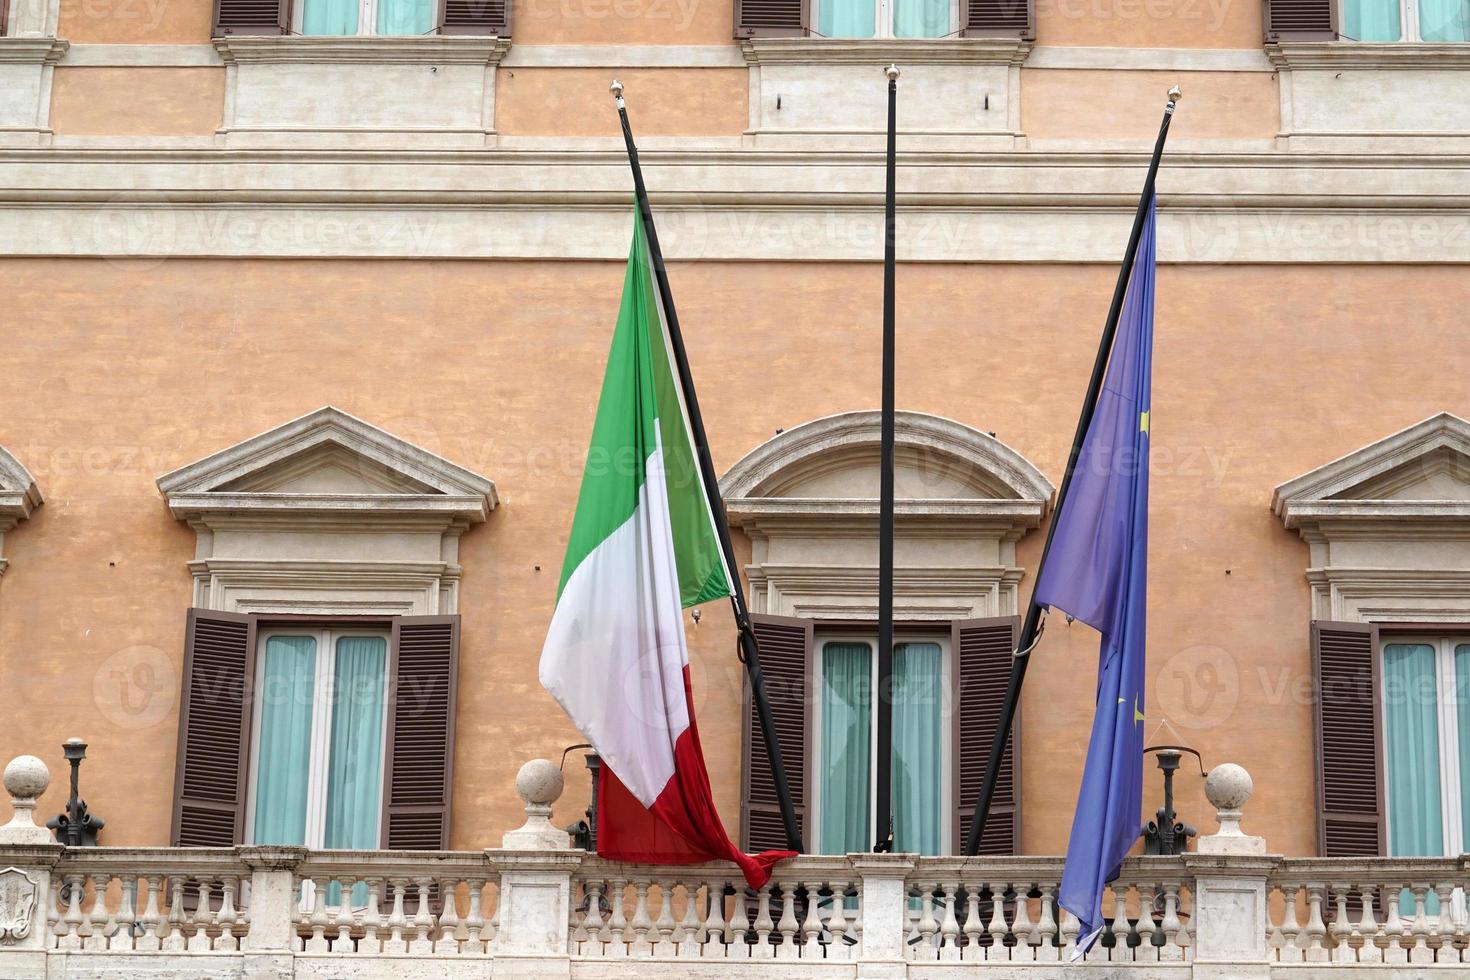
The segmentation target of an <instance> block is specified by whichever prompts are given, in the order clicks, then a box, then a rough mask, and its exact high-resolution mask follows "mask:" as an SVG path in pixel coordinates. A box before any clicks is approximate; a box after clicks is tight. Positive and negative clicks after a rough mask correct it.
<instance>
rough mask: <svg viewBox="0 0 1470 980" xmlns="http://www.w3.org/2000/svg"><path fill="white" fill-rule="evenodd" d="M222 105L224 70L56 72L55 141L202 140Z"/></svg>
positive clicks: (53, 102)
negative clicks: (94, 138)
mask: <svg viewBox="0 0 1470 980" xmlns="http://www.w3.org/2000/svg"><path fill="white" fill-rule="evenodd" d="M224 106H225V70H224V69H223V68H58V69H56V73H55V75H54V76H53V82H52V87H51V128H52V130H54V131H55V132H56V134H57V135H58V136H207V135H209V134H211V133H213V132H214V131H215V130H216V129H218V128H219V126H220V120H221V117H222V115H223V113H224Z"/></svg>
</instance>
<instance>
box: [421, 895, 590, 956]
mask: <svg viewBox="0 0 1470 980" xmlns="http://www.w3.org/2000/svg"><path fill="white" fill-rule="evenodd" d="M439 894H440V896H441V900H442V903H443V909H442V911H440V913H439V936H438V938H437V939H436V940H435V942H434V952H436V953H440V954H444V953H448V954H450V955H453V954H455V953H458V952H459V880H458V879H455V878H446V879H445V880H444V881H441V882H439ZM567 904H568V905H571V902H568V903H567ZM572 914H573V915H575V914H576V909H575V908H573V909H572Z"/></svg>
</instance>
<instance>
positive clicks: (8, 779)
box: [5, 755, 51, 800]
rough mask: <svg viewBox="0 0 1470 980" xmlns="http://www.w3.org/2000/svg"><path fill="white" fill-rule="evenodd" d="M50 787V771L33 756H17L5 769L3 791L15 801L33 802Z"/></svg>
mask: <svg viewBox="0 0 1470 980" xmlns="http://www.w3.org/2000/svg"><path fill="white" fill-rule="evenodd" d="M50 785H51V770H50V769H47V768H46V763H44V762H42V761H41V760H40V759H38V758H36V757H35V756H33V755H18V756H16V757H15V758H14V759H11V760H10V764H9V765H8V766H6V767H5V791H6V792H8V793H9V794H10V795H11V797H12V798H14V799H17V800H34V799H36V798H38V797H39V796H40V795H41V794H42V793H44V792H46V787H47V786H50Z"/></svg>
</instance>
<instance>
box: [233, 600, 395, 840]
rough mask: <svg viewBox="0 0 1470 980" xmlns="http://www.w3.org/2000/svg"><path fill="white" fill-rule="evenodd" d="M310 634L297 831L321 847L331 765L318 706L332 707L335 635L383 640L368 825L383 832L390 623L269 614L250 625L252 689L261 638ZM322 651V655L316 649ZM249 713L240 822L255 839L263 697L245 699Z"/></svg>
mask: <svg viewBox="0 0 1470 980" xmlns="http://www.w3.org/2000/svg"><path fill="white" fill-rule="evenodd" d="M309 635H314V636H315V638H316V642H317V659H316V667H315V671H314V675H313V678H312V714H311V760H310V763H309V764H308V767H307V775H306V781H307V782H306V827H305V832H304V833H303V835H302V837H303V845H304V846H305V847H309V848H313V849H316V850H321V849H323V848H324V847H325V839H326V817H327V775H328V771H329V767H330V765H331V759H330V758H329V755H330V751H331V739H332V714H333V711H332V710H328V711H323V710H321V709H322V707H323V706H324V705H325V706H327V707H328V708H331V707H332V700H333V699H332V698H331V697H330V696H329V693H330V692H332V690H333V688H332V685H333V684H334V682H335V680H336V674H337V656H336V655H337V648H336V641H337V640H338V639H341V638H344V637H349V636H376V637H379V638H381V639H382V640H383V642H384V644H385V650H384V654H385V655H384V658H383V708H382V718H381V723H380V726H379V736H378V737H379V758H380V759H381V765H382V772H381V773H379V779H378V800H377V803H376V804H375V806H374V807H373V812H374V813H375V814H376V815H377V825H376V827H375V828H374V833H373V837H374V839H375V840H377V841H381V840H382V836H383V821H384V819H385V818H384V810H383V793H384V789H385V788H386V786H387V782H388V765H389V761H390V760H389V758H388V726H389V724H390V723H391V720H392V715H391V705H390V703H389V702H390V698H389V691H390V685H391V684H392V680H393V677H392V675H393V629H392V624H391V623H380V622H378V621H376V620H374V621H372V622H363V621H361V620H357V619H355V618H353V619H342V620H337V621H335V622H334V621H330V620H320V619H313V620H309V621H305V622H292V621H290V620H289V619H287V620H275V619H273V620H271V621H269V622H262V623H260V624H259V626H258V628H257V629H256V634H255V672H254V676H253V677H252V678H251V682H252V683H253V684H254V685H255V690H257V691H260V690H262V689H263V686H264V679H265V666H266V657H265V648H266V643H267V642H269V640H270V639H271V638H272V637H277V636H309ZM324 650H325V651H326V655H325V656H323V655H322V651H324ZM251 700H252V704H251V708H250V711H251V717H250V743H249V760H250V761H249V763H248V765H247V767H246V785H245V828H244V840H246V841H247V842H252V843H253V842H254V841H255V802H256V783H257V778H258V774H259V769H260V753H259V746H260V732H261V716H262V713H263V711H264V707H265V705H264V699H262V698H260V697H254V698H252V699H251Z"/></svg>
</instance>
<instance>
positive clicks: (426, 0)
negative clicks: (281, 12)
mask: <svg viewBox="0 0 1470 980" xmlns="http://www.w3.org/2000/svg"><path fill="white" fill-rule="evenodd" d="M296 9H297V13H296V24H295V31H296V33H298V34H306V35H343V34H347V35H354V34H355V35H371V34H378V35H399V36H401V35H416V34H430V33H432V32H433V31H434V27H435V24H434V0H302V2H301V3H299V4H297V7H296Z"/></svg>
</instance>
